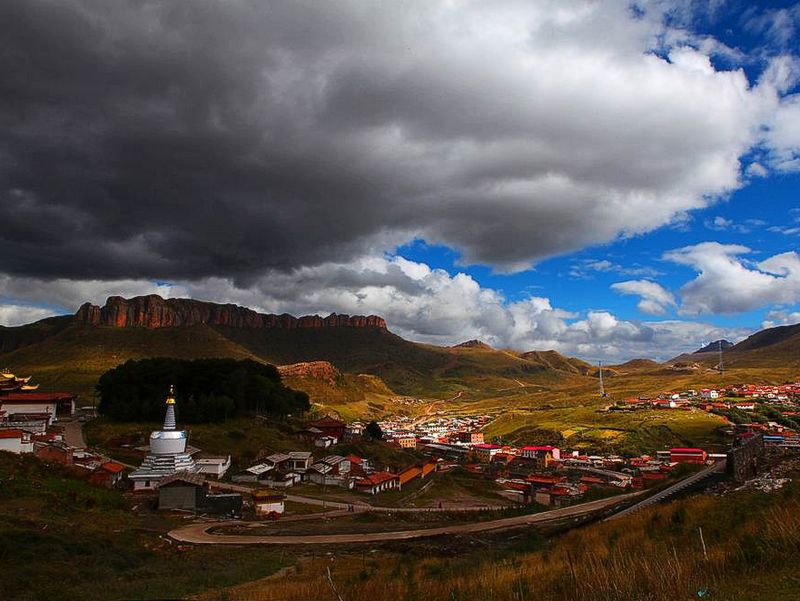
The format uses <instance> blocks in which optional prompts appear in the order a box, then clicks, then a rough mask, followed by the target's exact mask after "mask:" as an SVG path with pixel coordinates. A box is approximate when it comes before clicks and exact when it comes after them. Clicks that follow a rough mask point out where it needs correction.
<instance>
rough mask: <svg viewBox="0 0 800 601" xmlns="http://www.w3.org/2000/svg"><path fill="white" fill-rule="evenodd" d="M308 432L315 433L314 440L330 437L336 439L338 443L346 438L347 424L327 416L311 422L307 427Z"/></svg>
mask: <svg viewBox="0 0 800 601" xmlns="http://www.w3.org/2000/svg"><path fill="white" fill-rule="evenodd" d="M306 429H307V431H313V432H314V438H320V437H322V436H329V437H331V438H335V439H336V440H337V441H339V440H342V439H343V438H344V432H345V430H346V429H347V424H345V423H344V422H343V421H342V420H339V419H336V418H333V417H331V416H330V415H326V416H325V417H323V418H321V419H318V420H315V421H313V422H310V423H308V424H307V426H306Z"/></svg>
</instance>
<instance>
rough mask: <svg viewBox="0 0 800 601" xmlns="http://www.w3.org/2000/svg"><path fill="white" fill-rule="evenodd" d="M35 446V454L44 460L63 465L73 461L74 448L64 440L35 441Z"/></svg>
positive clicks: (70, 463)
mask: <svg viewBox="0 0 800 601" xmlns="http://www.w3.org/2000/svg"><path fill="white" fill-rule="evenodd" d="M33 447H34V450H33V453H34V455H36V456H37V457H38V458H39V459H41V460H42V461H46V462H48V463H60V464H61V465H72V463H73V456H72V454H73V449H72V447H71V446H69V445H68V444H66V443H64V442H61V441H54V442H49V443H34V445H33Z"/></svg>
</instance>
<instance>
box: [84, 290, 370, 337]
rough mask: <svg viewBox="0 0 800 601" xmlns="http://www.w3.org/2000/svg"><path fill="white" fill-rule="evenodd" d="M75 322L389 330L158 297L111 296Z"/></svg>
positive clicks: (359, 320) (366, 322)
mask: <svg viewBox="0 0 800 601" xmlns="http://www.w3.org/2000/svg"><path fill="white" fill-rule="evenodd" d="M75 320H76V321H78V322H80V323H85V324H90V325H96V326H113V327H117V328H130V327H142V328H169V327H178V326H193V325H198V324H208V325H216V326H229V327H232V328H283V329H287V330H293V329H298V328H377V329H383V330H385V329H386V321H385V320H384V319H383V318H382V317H378V316H377V315H369V316H364V315H353V316H350V315H337V314H336V313H332V314H331V315H329V316H328V317H320V316H319V315H306V316H305V317H299V318H298V317H294V316H292V315H287V314H285V313H284V314H283V315H272V314H265V313H258V312H256V311H253V310H252V309H246V308H245V307H240V306H238V305H220V304H217V303H208V302H204V301H196V300H192V299H189V298H169V299H163V298H161V297H160V296H158V295H155V294H151V295H149V296H137V297H134V298H130V299H126V298H122V297H121V296H111V297H109V298H108V300H106V304H105V305H104V306H102V307H98V306H97V305H92V304H91V303H85V304H83V305H82V306H81V308H80V309H78V311H77V313H75Z"/></svg>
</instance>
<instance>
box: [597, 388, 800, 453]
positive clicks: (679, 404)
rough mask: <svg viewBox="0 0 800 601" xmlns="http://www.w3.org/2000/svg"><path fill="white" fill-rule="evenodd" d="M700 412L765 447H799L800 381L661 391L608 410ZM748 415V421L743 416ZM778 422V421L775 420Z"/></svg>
mask: <svg viewBox="0 0 800 601" xmlns="http://www.w3.org/2000/svg"><path fill="white" fill-rule="evenodd" d="M637 409H667V410H668V409H671V410H683V411H693V410H702V411H708V412H713V413H717V414H719V415H722V416H723V417H728V418H731V419H734V420H735V428H734V429H732V430H731V434H735V435H736V436H748V435H753V434H754V433H761V434H763V435H764V441H765V443H766V444H779V445H783V446H800V433H798V432H797V430H796V428H794V427H792V425H793V423H797V422H798V421H800V419H798V418H800V382H794V383H791V384H780V385H770V384H732V385H728V386H723V387H720V388H703V389H700V390H686V391H683V392H662V393H660V394H659V395H657V396H656V397H655V398H649V397H639V398H632V399H626V400H624V401H622V402H621V403H618V404H617V405H616V406H614V407H611V408H610V410H628V411H635V410H637ZM746 414H750V417H749V418H748V417H745V418H744V419H745V420H746V419H750V420H751V421H750V422H744V421H743V419H742V416H743V415H746ZM776 420H780V421H776Z"/></svg>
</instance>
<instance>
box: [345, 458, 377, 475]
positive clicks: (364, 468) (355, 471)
mask: <svg viewBox="0 0 800 601" xmlns="http://www.w3.org/2000/svg"><path fill="white" fill-rule="evenodd" d="M347 460H348V461H349V462H350V473H351V474H352V475H354V476H358V477H363V476H366V475H367V474H369V473H370V472H371V471H372V468H370V465H369V459H365V458H364V457H359V456H358V455H348V456H347Z"/></svg>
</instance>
